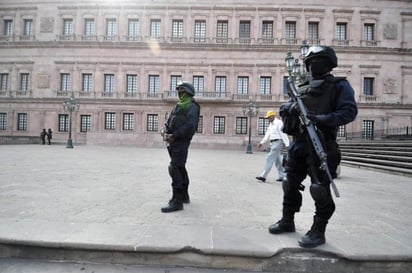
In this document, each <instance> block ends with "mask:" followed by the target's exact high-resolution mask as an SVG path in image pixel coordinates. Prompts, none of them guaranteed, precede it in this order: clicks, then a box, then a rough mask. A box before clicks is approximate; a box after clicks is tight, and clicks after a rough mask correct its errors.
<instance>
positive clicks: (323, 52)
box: [303, 45, 338, 71]
mask: <svg viewBox="0 0 412 273" xmlns="http://www.w3.org/2000/svg"><path fill="white" fill-rule="evenodd" d="M315 57H325V58H327V59H328V60H329V62H330V69H331V70H332V68H335V67H337V66H338V58H337V57H336V54H335V50H333V48H331V47H329V46H320V45H317V46H311V47H309V49H308V52H307V53H306V54H305V57H304V58H303V61H304V62H305V65H306V70H307V71H309V66H308V64H309V61H310V60H311V59H313V58H315Z"/></svg>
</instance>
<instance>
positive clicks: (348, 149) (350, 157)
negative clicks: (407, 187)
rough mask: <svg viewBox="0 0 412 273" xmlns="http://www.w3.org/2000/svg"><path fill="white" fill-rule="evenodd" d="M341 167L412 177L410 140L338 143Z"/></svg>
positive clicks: (411, 146)
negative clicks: (340, 152) (340, 153)
mask: <svg viewBox="0 0 412 273" xmlns="http://www.w3.org/2000/svg"><path fill="white" fill-rule="evenodd" d="M338 143H339V146H340V149H341V151H342V162H341V164H342V165H346V166H351V167H358V168H365V169H373V170H378V171H383V172H387V173H393V174H397V175H404V176H410V177H412V139H406V140H362V141H359V140H358V141H354V140H350V141H346V140H341V141H339V142H338Z"/></svg>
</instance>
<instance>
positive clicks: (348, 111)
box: [269, 46, 358, 247]
mask: <svg viewBox="0 0 412 273" xmlns="http://www.w3.org/2000/svg"><path fill="white" fill-rule="evenodd" d="M303 60H304V63H305V65H306V70H307V71H308V72H309V74H310V76H309V79H308V80H307V81H306V82H304V83H303V84H302V85H300V86H299V87H298V90H297V93H298V94H299V99H300V100H301V101H302V102H303V104H304V106H305V107H306V110H307V111H305V112H306V118H305V119H306V121H308V123H310V124H313V125H314V126H312V127H313V128H316V132H317V136H318V137H319V139H320V140H321V143H322V146H323V147H322V148H323V150H324V151H325V155H326V156H325V158H327V160H325V161H324V163H325V164H324V165H327V166H326V167H327V168H325V166H323V168H322V160H321V159H320V158H319V153H318V154H317V152H316V149H315V148H314V146H315V145H313V141H311V138H310V136H309V134H308V130H307V126H305V124H304V122H302V116H301V117H299V115H300V114H301V113H302V111H300V109H299V107H298V104H297V103H296V100H291V101H289V102H287V103H285V104H283V105H281V107H280V112H279V114H280V116H281V117H282V120H283V123H284V128H283V131H284V132H285V133H287V134H289V135H292V136H293V140H292V143H291V145H290V146H289V149H288V159H287V162H286V168H285V169H286V173H287V179H286V180H285V181H283V185H282V186H283V208H282V218H281V219H280V220H279V221H277V222H276V223H275V224H273V225H271V226H270V227H269V232H270V233H272V234H280V233H285V232H295V222H294V215H295V213H296V212H299V210H300V207H301V205H302V194H301V193H300V191H302V190H303V189H304V186H303V185H302V184H301V183H302V182H303V180H304V179H305V178H306V176H307V175H309V176H310V178H311V186H310V194H311V196H312V198H313V200H314V202H315V215H314V218H313V224H312V227H311V228H310V230H309V231H308V232H307V233H306V234H305V235H304V236H303V237H302V238H301V239H300V240H299V245H300V246H301V247H317V246H319V245H321V244H324V243H325V241H326V240H325V229H326V225H327V223H328V221H329V219H330V218H331V216H332V214H333V213H334V211H335V203H334V201H333V198H332V194H331V190H330V185H331V182H333V180H332V181H331V179H330V178H331V175H330V173H335V172H336V168H337V166H338V164H339V161H340V152H339V148H338V144H337V142H336V137H337V131H338V127H339V126H341V125H345V124H347V123H349V122H352V121H353V120H354V119H355V118H356V115H357V113H358V110H357V106H356V102H355V98H354V91H353V88H352V87H351V85H350V84H349V82H348V81H347V80H346V79H345V78H340V77H334V76H333V75H332V74H331V71H332V69H333V68H335V67H337V65H338V59H337V57H336V54H335V51H334V50H333V49H332V48H331V47H328V46H312V47H310V48H309V50H308V52H307V54H306V55H305V57H304V59H303ZM326 162H327V164H326ZM325 169H328V171H326V170H325ZM328 174H329V175H328Z"/></svg>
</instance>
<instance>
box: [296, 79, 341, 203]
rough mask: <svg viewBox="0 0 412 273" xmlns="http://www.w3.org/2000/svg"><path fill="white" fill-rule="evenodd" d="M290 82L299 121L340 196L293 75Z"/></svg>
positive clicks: (321, 165) (334, 189)
mask: <svg viewBox="0 0 412 273" xmlns="http://www.w3.org/2000/svg"><path fill="white" fill-rule="evenodd" d="M288 84H289V90H288V94H289V96H290V98H291V99H292V100H293V101H294V102H295V103H296V105H297V106H298V109H299V121H300V123H301V124H302V125H303V126H304V127H305V130H306V132H307V133H308V136H309V139H310V142H311V143H312V146H313V149H314V150H315V152H316V155H317V156H318V158H319V160H320V169H321V170H324V171H325V172H326V175H327V176H328V179H329V181H330V184H331V186H332V189H333V192H334V193H335V196H336V197H339V196H340V194H339V191H338V188H337V187H336V185H335V182H333V178H332V174H331V173H330V170H329V166H328V160H327V159H328V158H327V157H328V156H327V154H326V152H325V150H324V149H323V145H322V142H321V140H320V139H319V136H318V132H317V128H316V127H315V125H314V124H313V122H312V121H311V120H310V119H309V118H308V111H307V109H306V106H305V104H303V101H302V99H301V98H300V95H299V94H298V91H297V89H296V86H295V81H294V80H293V77H290V76H289V77H288Z"/></svg>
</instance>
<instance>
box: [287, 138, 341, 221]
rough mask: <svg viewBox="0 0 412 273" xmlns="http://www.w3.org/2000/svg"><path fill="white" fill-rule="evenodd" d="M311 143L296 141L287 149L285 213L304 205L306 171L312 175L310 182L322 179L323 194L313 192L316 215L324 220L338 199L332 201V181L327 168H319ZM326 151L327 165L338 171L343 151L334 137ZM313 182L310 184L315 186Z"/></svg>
mask: <svg viewBox="0 0 412 273" xmlns="http://www.w3.org/2000/svg"><path fill="white" fill-rule="evenodd" d="M308 147H311V144H309V143H306V142H305V141H302V142H294V143H292V144H291V145H290V147H289V149H288V158H287V162H286V167H285V170H286V173H287V180H286V181H284V182H283V214H284V216H285V214H286V216H287V215H293V214H294V213H295V212H298V211H299V210H300V207H301V206H302V194H301V193H300V190H301V189H302V186H301V183H302V182H303V180H304V179H305V178H306V176H307V175H309V176H310V178H311V184H312V185H313V184H315V183H316V184H317V185H316V186H317V187H319V183H320V186H321V189H322V190H321V192H322V194H321V195H315V194H313V192H312V188H311V195H312V198H313V199H314V201H315V209H316V211H315V216H318V217H320V218H322V219H324V220H328V219H330V217H331V216H332V214H333V212H334V211H335V203H334V201H333V198H332V195H331V190H330V182H329V180H328V178H327V176H326V172H325V171H322V170H320V169H319V166H320V161H319V159H318V158H317V156H316V154H314V151H311V152H310V150H309V148H308ZM325 148H326V153H327V155H328V166H329V169H330V170H331V172H332V173H334V172H336V168H337V165H338V164H339V161H340V152H339V150H338V146H337V143H336V142H335V141H329V142H327V143H326V147H325ZM312 185H311V187H312Z"/></svg>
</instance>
